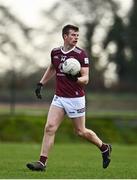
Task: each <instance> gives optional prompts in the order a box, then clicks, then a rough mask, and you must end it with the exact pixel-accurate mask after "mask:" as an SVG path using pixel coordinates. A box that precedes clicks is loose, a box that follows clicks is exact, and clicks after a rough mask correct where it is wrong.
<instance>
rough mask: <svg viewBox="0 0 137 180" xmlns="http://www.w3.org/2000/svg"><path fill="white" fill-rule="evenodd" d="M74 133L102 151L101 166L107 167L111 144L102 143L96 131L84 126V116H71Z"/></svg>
mask: <svg viewBox="0 0 137 180" xmlns="http://www.w3.org/2000/svg"><path fill="white" fill-rule="evenodd" d="M72 122H73V125H74V129H75V132H76V134H78V135H79V136H81V137H83V138H85V139H86V140H88V141H90V142H91V143H93V144H95V145H96V146H97V147H98V148H99V149H100V150H101V152H102V158H103V168H107V167H108V165H109V163H110V153H111V150H112V148H111V146H110V145H108V144H104V143H103V142H102V140H101V139H100V138H99V137H98V136H97V135H96V133H95V132H94V131H92V130H90V129H87V128H86V127H85V116H81V117H75V118H72Z"/></svg>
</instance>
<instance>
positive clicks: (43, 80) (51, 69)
mask: <svg viewBox="0 0 137 180" xmlns="http://www.w3.org/2000/svg"><path fill="white" fill-rule="evenodd" d="M54 75H55V68H54V66H53V64H52V63H51V64H50V65H49V67H48V68H47V70H46V72H45V73H44V75H43V77H42V78H41V80H40V83H41V84H42V85H44V84H46V83H47V82H48V81H49V80H50V79H51V78H52V77H53V76H54Z"/></svg>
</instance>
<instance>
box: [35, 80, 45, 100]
mask: <svg viewBox="0 0 137 180" xmlns="http://www.w3.org/2000/svg"><path fill="white" fill-rule="evenodd" d="M42 87H43V84H42V83H37V87H36V89H35V94H36V96H37V98H38V99H42V96H41V89H42Z"/></svg>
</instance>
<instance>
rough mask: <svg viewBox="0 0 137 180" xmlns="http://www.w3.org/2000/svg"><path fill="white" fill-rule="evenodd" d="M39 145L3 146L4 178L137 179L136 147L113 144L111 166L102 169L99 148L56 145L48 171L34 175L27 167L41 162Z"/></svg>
mask: <svg viewBox="0 0 137 180" xmlns="http://www.w3.org/2000/svg"><path fill="white" fill-rule="evenodd" d="M39 151H40V145H39V144H17V143H13V144H11V143H1V144H0V156H1V158H0V178H1V179H4V178H5V179H7V178H10V179H15V178H17V179H47V178H49V179H50V178H54V179H70V178H71V179H80V178H82V179H87V178H90V179H93V178H96V179H114V178H118V179H131V178H137V171H136V170H137V163H136V162H137V153H136V152H137V146H129V145H117V144H114V145H113V152H112V163H111V164H110V166H109V168H108V169H105V170H104V169H102V165H101V161H102V159H101V155H100V152H99V151H98V149H97V148H96V147H95V146H93V145H91V144H88V143H85V144H78V143H76V144H70V143H66V144H55V146H54V148H53V149H52V152H51V154H50V156H49V162H48V167H47V171H46V172H31V171H29V170H28V169H27V168H26V167H25V164H26V163H27V162H30V161H35V160H37V159H38V156H39Z"/></svg>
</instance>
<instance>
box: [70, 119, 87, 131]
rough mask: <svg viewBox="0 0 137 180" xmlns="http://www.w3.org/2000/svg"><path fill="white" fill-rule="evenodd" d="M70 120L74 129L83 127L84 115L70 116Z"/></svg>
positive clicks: (82, 128)
mask: <svg viewBox="0 0 137 180" xmlns="http://www.w3.org/2000/svg"><path fill="white" fill-rule="evenodd" d="M71 120H72V124H73V126H74V129H75V130H76V131H79V130H80V131H82V130H84V129H85V116H81V117H75V118H71Z"/></svg>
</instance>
